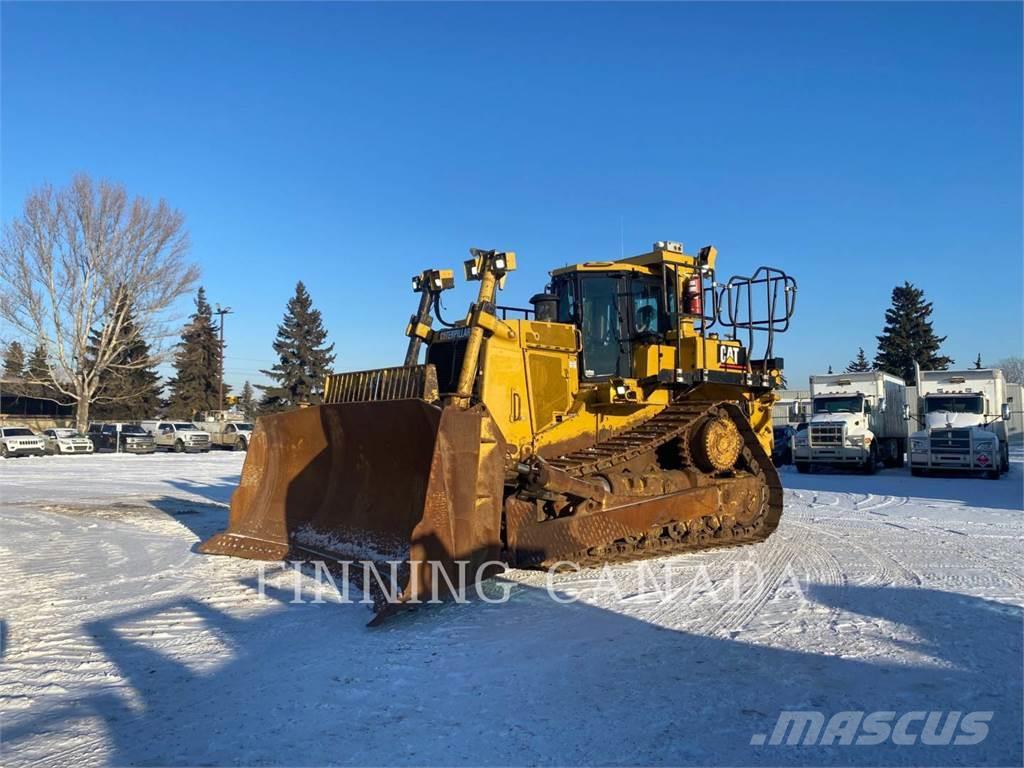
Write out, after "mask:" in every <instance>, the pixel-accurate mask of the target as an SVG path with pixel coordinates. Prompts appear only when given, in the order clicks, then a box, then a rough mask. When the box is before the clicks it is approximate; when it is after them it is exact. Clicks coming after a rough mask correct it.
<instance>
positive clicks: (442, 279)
mask: <svg viewBox="0 0 1024 768" xmlns="http://www.w3.org/2000/svg"><path fill="white" fill-rule="evenodd" d="M454 287H455V273H454V272H453V271H452V270H450V269H427V270H424V271H423V272H421V273H420V274H418V275H415V276H414V277H413V279H412V289H413V291H415V292H416V293H418V294H419V295H420V305H419V308H418V309H417V310H416V314H415V315H413V316H412V317H411V318H410V319H409V325H408V326H406V328H405V335H406V336H408V337H409V347H408V349H406V352H405V364H406V365H407V366H409V365H416V362H417V361H418V360H419V356H420V346H421V345H422V343H423V342H424V341H425V340H427V339H428V338H429V337H430V324H431V323H432V322H433V318H432V317H431V316H430V307H431V305H432V304H433V303H434V302H435V301H436V300H437V297H438V296H440V295H441V292H442V291H447V290H448V289H449V288H454Z"/></svg>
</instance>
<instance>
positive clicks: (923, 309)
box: [875, 282, 953, 384]
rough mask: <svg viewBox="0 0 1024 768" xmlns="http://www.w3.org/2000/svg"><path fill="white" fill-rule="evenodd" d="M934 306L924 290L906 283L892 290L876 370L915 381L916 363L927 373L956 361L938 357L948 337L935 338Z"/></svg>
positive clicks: (943, 368)
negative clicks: (925, 295)
mask: <svg viewBox="0 0 1024 768" xmlns="http://www.w3.org/2000/svg"><path fill="white" fill-rule="evenodd" d="M931 314H932V303H931V302H930V301H925V298H924V291H922V290H921V289H920V288H915V287H914V286H913V285H912V284H911V283H908V282H904V283H903V285H898V286H896V287H895V288H893V290H892V306H891V307H890V308H889V309H887V310H885V328H883V329H882V335H881V336H879V337H877V338H878V353H877V354H876V355H875V367H876V368H877V369H878V370H881V371H887V372H888V373H891V374H894V375H896V376H900V377H902V379H903V380H904V381H905V382H907V383H908V384H912V383H915V382H914V363H915V362H916V363H918V364H919V365H920V366H921V368H922V369H924V370H927V371H944V370H946V369H947V368H948V367H949V366H950V364H951V363H952V362H953V361H952V359H950V358H948V357H946V356H945V355H940V354H939V347H940V346H941V345H942V342H944V341H945V340H946V337H945V336H936V335H935V331H934V330H933V329H932V322H931V320H929V319H928V318H929V317H930V316H931Z"/></svg>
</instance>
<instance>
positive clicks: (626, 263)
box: [550, 241, 718, 277]
mask: <svg viewBox="0 0 1024 768" xmlns="http://www.w3.org/2000/svg"><path fill="white" fill-rule="evenodd" d="M717 254H718V252H717V251H716V250H715V249H714V248H713V247H712V246H708V247H707V248H706V249H701V254H700V255H699V256H691V255H690V254H688V253H685V252H684V251H683V246H682V244H681V243H673V242H671V241H667V242H658V243H655V244H654V247H653V248H652V249H651V250H650V251H649V252H647V253H641V254H640V255H638V256H630V257H629V258H625V259H618V260H617V261H584V262H582V263H580V264H570V265H568V266H565V267H559V268H558V269H553V270H551V273H550V274H551V276H552V277H556V276H558V275H566V274H571V273H573V272H635V273H638V274H643V275H660V274H661V266H662V265H663V264H672V265H677V266H682V267H690V268H693V267H696V266H698V265H700V264H702V263H703V264H707V266H709V267H711V268H712V269H714V266H715V257H716V256H717Z"/></svg>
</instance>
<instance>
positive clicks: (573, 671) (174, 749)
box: [4, 585, 1022, 765]
mask: <svg viewBox="0 0 1024 768" xmlns="http://www.w3.org/2000/svg"><path fill="white" fill-rule="evenodd" d="M267 594H268V598H269V599H271V601H272V602H271V603H270V604H263V607H264V608H266V610H264V611H263V612H262V613H259V614H257V615H255V616H253V617H250V618H246V619H241V618H235V617H232V616H230V615H228V614H227V613H225V612H223V611H221V610H218V609H217V608H215V607H214V606H212V605H210V604H207V603H204V602H199V601H194V600H190V599H186V600H183V601H179V600H176V601H171V602H166V603H163V604H159V605H154V606H152V607H147V608H144V609H140V610H137V611H128V612H125V613H123V614H121V615H118V616H115V617H112V618H107V619H104V620H100V621H96V622H93V623H91V624H89V625H87V631H88V633H89V634H90V635H91V637H92V638H93V639H94V640H95V642H96V643H97V644H98V645H99V646H100V647H101V648H102V650H103V652H104V653H105V654H106V656H107V658H109V659H110V660H111V661H112V662H113V663H115V664H116V665H117V667H118V668H119V670H120V672H121V674H122V675H123V676H124V678H125V679H126V681H127V683H128V684H129V685H130V686H131V688H132V689H133V691H134V693H135V695H134V696H132V697H127V696H124V695H122V694H119V693H117V692H115V691H112V690H111V689H110V688H109V687H105V686H104V685H102V684H99V685H96V686H95V687H93V688H92V689H89V690H85V691H81V692H77V693H76V695H75V696H74V699H73V700H70V701H67V702H66V703H64V704H63V705H60V706H58V707H51V708H49V709H47V710H43V711H33V710H29V711H28V712H25V713H20V714H19V716H18V718H17V719H16V720H10V721H8V723H7V725H6V727H5V729H4V741H5V751H6V753H7V755H8V757H9V758H16V757H17V752H18V745H19V743H20V742H22V741H23V740H24V739H25V738H26V737H28V736H29V735H32V734H39V733H44V732H48V731H51V732H52V731H60V730H62V729H64V728H68V727H73V725H74V724H75V721H76V720H78V719H80V718H87V717H96V718H98V719H99V721H100V723H101V726H100V727H102V728H104V729H105V730H106V736H107V743H108V744H109V746H110V749H111V752H110V754H109V756H108V762H109V763H110V764H113V765H135V764H166V765H200V764H201V765H225V764H239V763H240V764H285V765H296V764H303V765H312V764H353V765H361V764H376V765H389V764H391V765H394V764H431V763H433V764H439V763H441V764H471V765H483V764H492V765H498V764H510V763H511V764H560V765H583V764H587V765H592V764H620V765H621V764H638V763H639V764H666V765H667V764H677V765H678V764H732V765H822V764H830V763H836V764H856V765H898V764H906V765H912V764H916V765H921V764H928V765H953V764H966V765H1020V764H1021V759H1022V750H1021V714H1022V713H1021V697H1020V692H1021V689H1022V673H1021V665H1020V657H1021V629H1022V621H1021V612H1020V610H1019V609H1016V608H1013V607H1009V606H1006V605H1003V604H1000V603H995V602H992V601H987V600H982V599H978V598H972V597H965V596H962V595H957V594H952V593H947V592H939V591H935V590H929V589H920V588H911V589H904V588H893V587H882V588H879V587H832V586H813V585H812V586H811V587H810V588H809V590H808V597H809V598H810V599H811V600H813V601H814V602H816V603H818V604H820V605H823V606H828V607H831V608H836V609H841V610H843V611H848V612H851V613H854V614H859V615H860V616H862V617H869V618H870V619H875V620H884V621H888V622H894V623H896V624H901V625H904V626H906V627H907V628H908V629H909V630H910V635H911V636H913V637H915V638H916V639H915V640H914V641H913V643H911V644H910V647H909V648H907V650H909V651H911V652H914V653H915V654H917V655H916V656H915V658H918V659H919V661H918V662H917V663H909V662H906V661H900V660H897V659H893V658H886V657H884V656H878V657H875V658H858V659H853V658H843V657H839V656H832V655H821V654H816V653H811V652H802V651H793V650H778V649H772V648H767V647H762V646H757V645H751V644H747V643H743V642H737V641H733V640H726V639H719V638H712V637H707V636H702V635H696V634H691V633H688V632H686V631H677V630H673V629H665V628H662V627H659V626H656V625H653V624H649V623H646V622H644V621H641V620H638V619H635V618H631V617H629V616H625V615H622V614H618V613H614V612H611V611H607V610H604V609H601V608H597V607H593V606H588V605H584V604H580V603H577V604H574V605H560V604H558V603H556V602H554V601H552V600H551V599H550V598H549V596H548V595H547V594H546V592H545V591H544V590H540V589H535V588H530V587H524V586H521V585H517V586H516V587H515V588H514V590H513V594H512V599H511V601H510V602H509V603H507V604H505V605H485V604H474V605H463V606H459V605H446V606H441V607H433V608H430V609H427V610H424V611H419V612H417V613H414V614H412V615H410V616H408V617H405V618H403V619H400V620H398V621H395V622H393V623H392V624H389V625H385V626H384V627H382V628H379V629H367V628H365V627H364V626H363V625H364V623H365V621H366V620H367V618H368V617H369V613H368V611H367V609H366V607H365V606H361V605H339V604H333V603H327V604H320V605H314V604H302V605H291V604H288V600H290V599H291V597H292V593H291V591H290V590H287V589H286V590H284V591H283V592H279V593H275V592H273V591H272V590H268V593H267ZM168 612H173V614H174V615H178V614H183V615H187V616H189V617H190V620H192V621H198V622H199V623H200V625H201V626H202V628H203V631H204V632H209V633H213V634H214V635H216V637H217V639H218V640H219V642H220V643H221V644H222V645H223V646H224V647H225V650H224V658H223V659H222V660H220V663H219V664H213V665H211V667H209V668H206V669H196V668H193V667H192V666H190V664H189V663H186V662H184V661H182V660H181V659H179V658H174V657H172V655H169V654H168V653H165V652H163V651H164V650H167V649H166V648H161V647H160V644H159V641H158V640H149V639H146V638H145V633H141V634H140V633H134V634H133V633H132V632H130V631H126V629H127V628H130V626H131V625H132V624H133V623H136V622H145V621H147V620H151V619H155V618H158V617H159V616H160V614H167V613H168ZM183 612H184V613H183ZM877 630H878V631H879V632H884V631H885V630H884V629H883V628H882V626H879V627H878V628H877ZM188 658H189V661H190V662H191V661H192V657H188ZM204 661H205V662H209V661H211V659H209V658H208V657H207V658H206V659H204ZM787 709H788V710H799V709H813V710H819V711H821V712H822V713H823V714H824V715H825V717H826V719H827V718H828V717H829V716H831V715H832V714H834V713H837V712H840V711H844V710H866V711H873V710H894V711H896V712H897V713H901V714H902V713H904V712H907V711H912V710H927V711H935V710H958V711H962V712H967V711H972V710H993V711H994V712H995V716H994V718H993V720H992V721H991V723H990V724H989V727H990V733H989V736H988V738H987V739H986V740H985V741H984V742H982V743H981V744H980V745H978V746H947V747H938V746H923V745H916V746H900V747H897V746H893V745H891V744H884V745H881V746H873V747H867V746H859V747H858V746H846V747H840V746H834V747H817V746H792V747H788V746H774V747H773V746H751V745H750V740H751V736H752V735H754V734H756V733H764V734H770V733H771V732H772V729H773V728H774V725H775V721H776V717H777V716H778V713H779V712H780V710H787ZM78 725H80V724H78ZM89 727H94V726H89Z"/></svg>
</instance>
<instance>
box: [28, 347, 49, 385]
mask: <svg viewBox="0 0 1024 768" xmlns="http://www.w3.org/2000/svg"><path fill="white" fill-rule="evenodd" d="M25 378H27V379H28V380H29V381H31V382H32V383H33V384H43V385H48V384H49V383H50V365H49V363H48V361H47V357H46V347H44V346H43V345H42V344H37V345H36V348H35V349H34V350H32V356H31V357H30V358H29V359H28V365H27V366H26V368H25Z"/></svg>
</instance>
